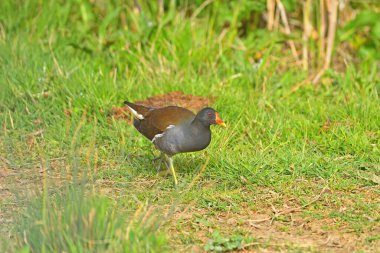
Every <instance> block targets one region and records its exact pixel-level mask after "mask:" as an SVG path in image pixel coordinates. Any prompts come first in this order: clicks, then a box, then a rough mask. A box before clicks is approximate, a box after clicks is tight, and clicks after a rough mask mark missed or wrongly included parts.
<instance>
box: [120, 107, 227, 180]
mask: <svg viewBox="0 0 380 253" xmlns="http://www.w3.org/2000/svg"><path fill="white" fill-rule="evenodd" d="M124 104H125V105H126V106H127V109H128V110H129V111H130V112H131V113H132V115H133V116H134V120H133V126H134V127H135V128H136V129H137V130H138V131H139V132H140V133H141V134H142V135H143V136H145V137H146V138H148V139H149V140H150V141H151V142H152V143H153V144H154V146H155V147H156V148H157V149H158V150H159V151H160V152H161V154H160V156H159V157H158V158H156V159H160V163H159V166H158V170H159V169H160V168H161V165H162V162H164V163H165V165H166V166H167V167H168V169H170V171H171V174H172V176H173V179H174V185H175V186H177V185H178V180H177V176H176V173H175V169H174V166H173V156H174V155H176V154H179V153H186V152H195V151H200V150H203V149H205V148H206V147H207V146H208V145H209V144H210V142H211V129H210V126H211V125H220V126H223V127H226V124H225V123H224V122H223V120H222V119H221V118H220V116H219V113H218V112H217V111H215V110H214V109H213V108H211V107H205V108H203V109H202V110H200V111H199V112H198V113H197V114H194V113H193V112H192V111H190V110H188V109H186V108H183V107H179V106H167V107H161V108H153V107H147V106H143V105H138V104H134V103H131V102H129V101H125V102H124Z"/></svg>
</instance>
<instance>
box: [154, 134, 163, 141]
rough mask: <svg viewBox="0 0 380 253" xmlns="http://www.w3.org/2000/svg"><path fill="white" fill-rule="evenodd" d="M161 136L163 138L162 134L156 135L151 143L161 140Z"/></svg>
mask: <svg viewBox="0 0 380 253" xmlns="http://www.w3.org/2000/svg"><path fill="white" fill-rule="evenodd" d="M162 136H164V134H156V135H155V136H154V137H153V139H152V142H154V141H155V140H156V139H157V138H161V137H162Z"/></svg>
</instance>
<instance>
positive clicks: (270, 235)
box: [168, 190, 380, 252]
mask: <svg viewBox="0 0 380 253" xmlns="http://www.w3.org/2000/svg"><path fill="white" fill-rule="evenodd" d="M263 194H264V193H263ZM329 194H332V193H331V192H328V191H327V192H321V195H320V196H316V197H315V198H314V199H312V200H311V201H310V205H311V204H313V203H316V202H317V201H318V202H320V203H319V204H321V205H322V206H320V209H319V211H317V212H316V211H315V210H313V209H314V208H315V207H310V208H308V207H309V205H308V204H306V205H299V203H297V201H295V202H290V203H288V204H284V206H283V207H282V208H279V207H277V208H275V207H274V206H273V205H272V204H270V205H269V204H264V205H262V206H261V205H260V207H256V208H255V209H254V210H253V209H250V208H248V207H244V208H242V209H240V210H239V211H232V210H231V211H227V212H226V211H215V210H209V209H207V208H197V207H195V206H187V207H185V208H183V207H182V208H181V207H178V209H177V211H176V213H175V215H174V216H173V217H172V220H171V221H170V222H169V223H170V225H169V226H168V230H169V232H168V234H171V235H173V237H172V241H171V243H172V244H173V245H174V247H176V248H177V249H178V250H179V251H182V252H189V251H191V252H204V249H203V246H204V245H206V244H207V242H208V240H209V239H210V237H211V234H212V233H213V231H215V230H217V231H219V232H220V233H221V234H224V235H225V237H226V238H229V237H230V236H231V235H236V234H240V235H243V236H244V237H253V238H255V239H256V241H254V242H253V243H247V244H245V245H244V244H243V248H242V249H240V250H236V251H229V252H287V251H289V250H301V251H307V252H357V251H361V252H377V250H378V249H380V241H379V240H378V239H376V240H374V241H372V242H369V238H377V237H378V235H379V234H380V227H378V226H366V227H365V228H364V229H363V231H361V232H360V233H359V232H358V231H356V232H355V231H354V229H353V228H352V226H350V224H349V223H348V222H346V221H344V220H342V219H337V218H332V217H330V216H329V213H331V212H332V211H333V210H334V206H328V205H327V203H326V202H325V201H324V200H323V198H322V197H321V196H322V195H329ZM361 194H367V195H368V196H367V197H368V198H367V197H365V198H366V199H373V198H374V196H373V195H374V194H373V191H367V190H363V191H361ZM344 195H347V193H345V194H344ZM376 195H377V198H378V197H379V195H378V194H376ZM325 197H328V196H325ZM350 197H354V196H350ZM347 200H348V199H347ZM344 201H345V202H346V200H344ZM375 201H376V200H375ZM269 202H271V201H269ZM242 204H244V203H242ZM346 204H347V205H349V202H348V201H347V202H346ZM307 213H309V215H308V214H307ZM310 213H316V215H318V216H319V217H314V216H313V215H310ZM199 217H201V221H199V220H200V219H199ZM375 219H376V217H375ZM373 222H376V221H375V220H374V221H373ZM179 228H180V229H179ZM181 238H192V240H193V241H194V242H195V243H194V244H196V245H197V246H191V247H190V246H188V245H183V244H182V243H181ZM189 247H190V248H189Z"/></svg>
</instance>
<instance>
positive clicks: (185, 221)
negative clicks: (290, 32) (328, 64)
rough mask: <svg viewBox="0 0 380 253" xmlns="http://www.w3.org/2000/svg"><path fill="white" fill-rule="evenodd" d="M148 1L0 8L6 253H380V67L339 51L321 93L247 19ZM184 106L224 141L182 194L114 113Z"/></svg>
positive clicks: (190, 159)
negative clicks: (149, 104) (192, 101)
mask: <svg viewBox="0 0 380 253" xmlns="http://www.w3.org/2000/svg"><path fill="white" fill-rule="evenodd" d="M137 2H138V1H137ZM140 2H142V3H140V5H138V6H136V5H134V4H133V3H132V1H131V3H129V2H128V3H123V2H122V1H109V2H108V1H74V0H70V1H37V0H26V1H14V0H3V1H1V2H0V123H1V130H0V251H1V252H166V251H167V252H203V251H222V250H224V251H229V250H231V251H238V250H241V251H246V252H247V251H252V252H261V251H263V252H264V251H269V252H272V251H295V252H304V251H307V252H321V251H322V252H325V251H331V252H337V251H340V252H350V251H364V252H375V251H376V250H378V249H379V248H380V236H379V235H380V147H379V145H380V114H379V109H380V100H379V88H380V75H379V70H380V69H379V68H380V65H379V61H378V60H376V59H375V58H371V57H355V58H352V57H351V58H348V60H347V59H341V58H340V57H341V56H340V55H341V54H339V55H338V52H336V53H335V55H334V56H333V60H332V68H330V69H329V70H327V71H326V73H325V74H324V75H323V77H322V78H321V79H320V81H319V82H318V83H317V84H315V85H314V84H311V83H309V82H304V80H307V78H308V76H309V74H310V73H309V72H308V71H306V70H302V66H301V65H300V64H299V63H298V62H296V61H295V60H294V58H293V56H292V53H291V50H289V48H288V46H287V44H286V40H287V38H286V37H284V36H283V35H282V34H281V33H279V32H269V31H267V29H265V27H264V28H257V29H252V31H249V32H248V33H247V34H244V35H242V34H240V33H239V32H238V28H237V25H236V23H237V20H238V18H237V17H239V15H240V14H241V12H243V10H244V8H239V7H237V6H238V5H236V4H235V5H233V6H232V7H231V8H230V7H229V6H228V5H227V4H224V3H221V2H219V1H206V2H204V3H203V4H201V3H194V4H190V3H188V2H185V3H177V6H176V5H175V4H176V2H175V1H170V3H169V2H168V3H166V4H165V5H164V7H165V8H164V9H162V10H161V9H160V8H159V7H160V6H159V4H155V3H152V4H149V3H148V2H147V3H144V1H140ZM159 2H160V1H158V3H159ZM197 2H201V1H197ZM242 2H243V3H247V2H249V1H242ZM284 2H285V1H284ZM205 3H206V4H205ZM257 4H264V7H265V1H258V2H257ZM224 18H226V19H228V18H230V24H229V25H226V24H225V21H224ZM258 26H259V25H258ZM379 27H380V26H379ZM311 48H312V46H311ZM315 50H316V49H315ZM340 50H344V49H340ZM337 51H339V50H337ZM316 54H317V53H316ZM342 62H343V63H342ZM173 91H181V92H183V93H185V94H192V95H194V96H202V97H213V103H212V106H213V108H215V109H216V110H217V111H218V112H219V114H220V115H221V117H222V118H223V120H224V121H225V122H226V124H227V127H226V128H221V127H217V126H213V127H212V134H213V135H212V141H211V144H210V146H209V147H208V148H207V149H206V150H204V151H201V152H196V153H188V154H180V155H177V156H175V161H174V163H175V166H176V171H177V176H178V181H179V185H178V186H177V187H174V185H173V180H172V177H171V176H170V175H168V176H162V175H157V172H156V164H155V163H154V162H153V158H154V157H155V156H157V155H158V154H159V152H158V151H157V150H155V149H154V146H153V145H152V143H150V142H149V141H148V140H147V139H145V138H144V137H143V136H141V135H140V133H139V132H137V131H136V129H134V128H133V126H131V125H130V117H129V116H127V119H120V118H117V117H114V115H113V113H112V112H113V110H112V109H113V108H115V107H121V106H123V101H124V100H126V99H128V100H130V101H137V100H144V99H146V98H148V97H151V96H154V95H159V94H165V93H168V92H173Z"/></svg>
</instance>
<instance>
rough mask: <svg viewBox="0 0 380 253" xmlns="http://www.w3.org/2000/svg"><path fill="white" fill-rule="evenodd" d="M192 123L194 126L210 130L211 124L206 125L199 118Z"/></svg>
mask: <svg viewBox="0 0 380 253" xmlns="http://www.w3.org/2000/svg"><path fill="white" fill-rule="evenodd" d="M191 125H192V126H193V127H196V128H198V129H205V130H207V129H208V130H210V125H205V124H203V123H202V122H201V121H200V120H199V119H197V118H195V119H194V120H193V121H192V122H191Z"/></svg>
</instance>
